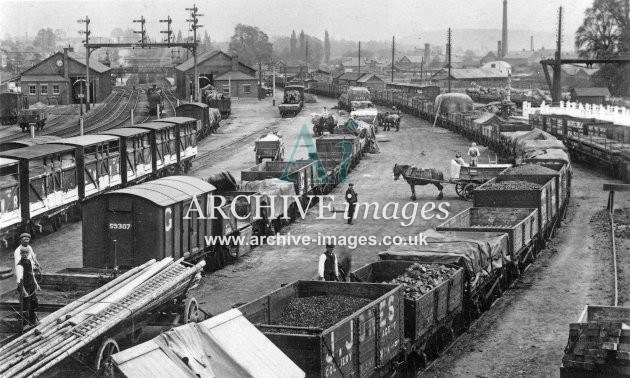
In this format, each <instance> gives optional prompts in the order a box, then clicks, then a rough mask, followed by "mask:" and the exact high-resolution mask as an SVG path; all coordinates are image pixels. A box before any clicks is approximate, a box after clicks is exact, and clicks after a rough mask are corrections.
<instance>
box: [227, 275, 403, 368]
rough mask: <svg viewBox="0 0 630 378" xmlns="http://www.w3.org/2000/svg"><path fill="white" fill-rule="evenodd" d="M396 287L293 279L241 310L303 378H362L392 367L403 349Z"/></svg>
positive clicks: (400, 296) (399, 291) (399, 290)
mask: <svg viewBox="0 0 630 378" xmlns="http://www.w3.org/2000/svg"><path fill="white" fill-rule="evenodd" d="M403 307H404V305H403V293H402V288H401V287H400V286H398V285H389V284H375V283H346V282H325V281H296V282H293V283H291V284H289V285H286V286H284V287H282V288H280V289H278V290H276V291H273V292H271V293H270V294H267V295H265V296H263V297H261V298H259V299H257V300H255V301H253V302H250V303H248V304H246V305H244V306H242V307H239V311H241V312H242V313H243V315H244V316H245V318H247V320H249V321H250V322H251V323H252V324H254V325H256V327H257V328H258V329H260V330H261V331H262V332H263V333H264V334H265V335H266V336H267V338H269V340H271V341H272V342H273V343H274V344H275V345H276V346H277V347H278V348H280V350H282V351H283V352H284V353H285V354H286V355H287V356H288V357H289V358H290V359H291V360H293V362H295V363H296V364H297V365H298V366H299V367H300V368H301V369H302V370H304V372H306V376H307V377H327V378H328V377H352V376H353V377H363V376H373V375H378V374H379V372H388V371H390V370H393V369H394V367H395V366H396V363H397V362H398V361H397V358H398V356H399V353H400V351H401V348H402V347H403V342H404V334H403V327H404V326H403V322H404V320H403Z"/></svg>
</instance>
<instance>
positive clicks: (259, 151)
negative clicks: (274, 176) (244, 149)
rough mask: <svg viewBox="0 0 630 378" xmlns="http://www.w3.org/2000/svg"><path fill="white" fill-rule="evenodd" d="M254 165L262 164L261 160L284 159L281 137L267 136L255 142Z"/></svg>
mask: <svg viewBox="0 0 630 378" xmlns="http://www.w3.org/2000/svg"><path fill="white" fill-rule="evenodd" d="M254 150H255V151H256V164H260V163H262V161H263V159H265V158H267V159H271V160H272V161H282V159H283V158H284V142H283V140H282V137H279V136H277V135H275V134H268V135H265V136H263V137H260V138H259V139H258V140H257V141H256V142H255V147H254Z"/></svg>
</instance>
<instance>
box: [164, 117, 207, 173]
mask: <svg viewBox="0 0 630 378" xmlns="http://www.w3.org/2000/svg"><path fill="white" fill-rule="evenodd" d="M155 122H169V123H174V124H175V125H177V127H176V128H175V133H176V137H177V140H179V159H178V163H179V165H180V169H183V171H184V172H188V170H189V169H190V167H192V159H193V158H194V157H195V156H197V132H198V130H199V129H200V128H201V122H200V121H198V120H196V119H194V118H188V117H168V118H162V119H158V120H156V121H155Z"/></svg>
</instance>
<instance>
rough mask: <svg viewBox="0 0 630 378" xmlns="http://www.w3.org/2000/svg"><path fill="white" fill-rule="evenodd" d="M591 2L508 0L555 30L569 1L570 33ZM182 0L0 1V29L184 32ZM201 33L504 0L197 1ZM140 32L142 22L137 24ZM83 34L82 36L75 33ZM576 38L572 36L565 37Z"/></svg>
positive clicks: (426, 14) (451, 15) (343, 22)
mask: <svg viewBox="0 0 630 378" xmlns="http://www.w3.org/2000/svg"><path fill="white" fill-rule="evenodd" d="M592 3H593V0H508V22H509V28H510V29H514V30H516V29H518V30H531V31H549V32H555V30H556V25H557V10H558V7H559V6H560V5H562V6H563V7H564V15H565V17H564V19H565V23H564V28H565V31H566V32H565V33H563V34H565V35H570V36H572V35H573V34H574V33H575V30H576V29H577V28H578V27H579V25H580V24H581V23H582V20H583V18H584V11H585V9H586V8H588V7H590V6H591V5H592ZM192 5H193V1H190V2H189V3H188V2H186V1H181V0H171V1H163V0H154V1H151V0H127V1H120V0H107V1H105V0H81V1H66V0H45V1H44V0H20V1H8V0H0V7H1V8H0V32H1V33H0V35H1V36H3V37H4V36H5V35H6V33H9V34H10V35H12V36H16V35H22V36H23V35H25V34H26V33H28V34H29V36H31V35H34V34H36V33H37V30H39V29H40V28H43V27H50V28H52V29H58V28H59V29H64V30H66V32H67V33H70V34H73V33H77V31H78V30H79V29H82V28H83V27H82V26H81V25H79V24H78V23H77V20H78V19H79V18H84V17H85V16H88V17H89V18H90V20H91V24H90V26H91V30H92V36H109V33H110V31H111V30H112V29H113V28H115V27H120V28H123V29H124V28H127V27H131V28H135V27H138V26H139V24H134V23H133V22H132V20H133V19H139V18H140V16H141V15H142V16H144V18H145V19H146V20H147V23H146V27H147V31H148V33H149V34H150V35H153V36H157V34H158V33H159V31H160V30H165V28H164V24H160V23H159V22H158V20H159V19H164V18H166V16H169V15H170V16H171V18H172V19H173V20H174V23H173V29H174V30H176V31H177V30H179V29H182V33H183V34H184V35H186V33H187V26H186V25H187V24H186V22H185V20H186V18H188V13H187V12H186V11H185V10H184V9H185V8H186V7H191V6H192ZM197 6H198V8H199V13H202V14H203V15H204V17H201V24H202V25H204V28H202V29H201V30H202V33H203V31H204V30H207V31H208V33H209V35H210V37H211V39H212V40H219V41H227V40H229V38H230V36H231V35H232V34H233V31H234V26H235V25H236V24H237V23H244V24H249V25H253V26H258V27H259V28H260V29H262V30H263V31H264V32H266V33H267V34H268V35H269V36H270V37H272V36H277V35H289V34H290V33H291V30H293V29H296V31H298V32H299V30H301V29H303V30H304V32H305V33H307V34H311V35H315V36H319V37H320V38H322V39H323V35H324V30H326V29H328V31H329V33H330V35H331V37H333V38H335V39H341V38H343V39H349V40H363V41H366V40H389V39H390V38H391V36H392V35H396V36H397V37H406V36H410V35H415V34H421V32H422V31H429V30H431V31H432V30H446V29H447V28H448V27H452V28H455V29H465V28H466V29H467V28H482V29H496V28H501V22H502V21H501V17H502V0H431V1H429V0H385V1H383V0H378V1H376V0H306V1H303V0H267V1H264V0H261V1H257V0H210V1H205V2H202V1H197ZM137 30H139V28H138V29H137ZM77 35H78V34H77ZM565 42H568V43H570V44H571V45H572V44H573V41H565Z"/></svg>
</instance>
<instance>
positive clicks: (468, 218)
mask: <svg viewBox="0 0 630 378" xmlns="http://www.w3.org/2000/svg"><path fill="white" fill-rule="evenodd" d="M435 229H436V231H464V232H505V233H506V234H507V235H508V241H509V243H508V256H509V263H510V264H509V265H510V266H511V267H512V268H513V269H514V273H516V274H517V275H518V274H520V268H521V267H522V263H525V262H526V261H529V260H530V259H531V258H533V252H534V243H535V241H536V239H537V237H538V210H536V209H511V208H492V207H471V208H469V209H466V210H464V211H462V212H461V213H459V214H457V215H455V216H453V217H452V218H450V219H449V220H447V221H445V222H444V223H442V224H440V225H439V226H437V227H436V228H435Z"/></svg>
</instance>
